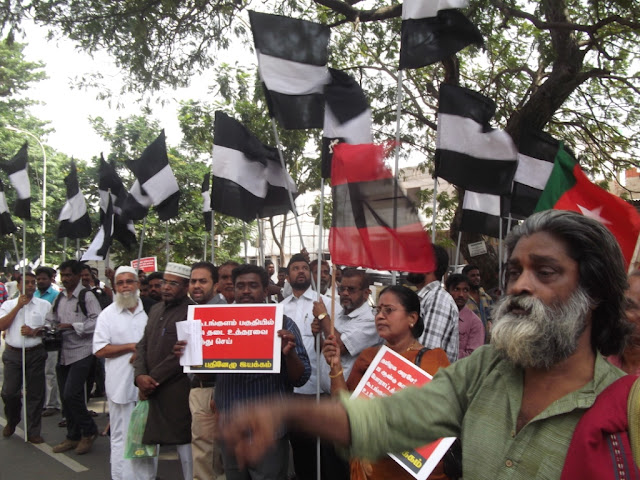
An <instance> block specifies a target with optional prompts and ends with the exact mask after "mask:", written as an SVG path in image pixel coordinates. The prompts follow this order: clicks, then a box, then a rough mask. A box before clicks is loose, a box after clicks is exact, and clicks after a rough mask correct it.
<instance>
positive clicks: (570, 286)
mask: <svg viewBox="0 0 640 480" xmlns="http://www.w3.org/2000/svg"><path fill="white" fill-rule="evenodd" d="M506 244H507V247H508V251H509V255H508V258H507V263H506V265H507V266H506V281H505V282H506V283H505V287H506V291H505V295H503V296H502V298H492V297H491V296H489V295H488V294H487V293H486V292H485V290H484V289H483V288H482V272H480V271H479V268H478V267H476V266H474V265H466V266H465V267H464V268H463V270H462V273H449V274H448V275H445V273H446V272H447V269H448V267H449V258H448V254H447V252H446V251H445V250H444V249H442V248H441V247H439V246H437V245H433V246H429V248H432V249H433V252H432V253H433V258H434V259H435V262H434V269H433V271H430V272H423V273H410V274H409V275H407V277H406V281H405V282H404V283H405V285H388V286H384V287H382V288H381V289H379V292H378V295H377V298H373V296H372V294H371V287H372V284H371V280H370V278H369V275H368V274H367V272H366V270H365V269H360V268H354V267H346V268H341V267H340V266H337V265H330V264H329V262H327V261H324V260H322V261H313V262H310V259H309V255H308V254H307V253H306V251H304V252H303V253H300V254H295V255H293V256H292V257H291V259H290V260H289V262H288V264H287V265H286V266H279V267H278V268H277V269H276V266H275V265H274V264H273V263H272V262H271V261H267V262H266V265H265V266H264V267H262V266H258V265H251V264H239V263H237V262H234V261H227V262H225V263H223V264H221V265H218V266H214V265H213V264H211V263H209V262H197V263H195V264H193V265H191V266H188V265H184V264H179V263H174V262H169V263H168V264H167V265H166V267H165V269H164V271H161V272H153V273H148V274H146V273H145V272H143V271H141V270H140V271H138V270H136V269H134V268H133V267H130V266H120V267H118V268H117V269H116V270H115V271H114V270H111V269H107V270H106V272H105V273H106V278H107V282H106V284H105V283H102V282H101V281H100V280H99V278H98V273H97V271H96V270H93V269H91V268H90V267H89V266H88V265H86V264H84V263H82V262H79V261H76V260H68V261H65V262H63V263H62V264H60V266H59V267H58V271H57V272H55V271H54V270H53V269H52V268H49V267H39V268H37V269H36V270H35V272H26V273H25V275H24V276H23V275H21V274H18V275H16V276H14V280H13V281H15V282H16V283H15V285H14V287H15V288H14V292H13V298H10V297H11V296H10V295H8V294H7V293H5V296H4V298H3V303H2V305H1V306H0V330H2V331H3V332H4V352H3V356H2V359H3V366H4V378H3V386H2V400H3V402H4V412H5V416H6V420H7V423H6V426H5V427H4V429H3V432H2V433H3V436H4V437H5V438H8V437H11V436H12V435H13V433H14V432H15V429H16V426H17V425H18V424H19V423H20V420H21V415H22V402H23V401H24V402H25V403H26V410H25V411H26V415H27V423H26V425H27V430H26V432H25V434H26V435H27V438H28V441H29V442H31V443H33V444H40V443H43V442H45V439H43V438H42V436H41V432H40V428H41V423H42V421H41V418H42V417H43V416H45V417H46V416H52V415H60V416H61V422H60V425H61V426H64V427H65V432H66V434H65V435H64V437H63V436H62V435H61V437H63V438H60V439H58V440H60V441H59V442H57V441H56V440H54V439H52V440H54V441H53V444H54V446H53V452H55V453H56V454H62V453H64V452H71V451H73V452H74V453H75V454H77V455H83V454H88V453H90V452H91V450H92V446H93V443H94V442H95V441H96V439H97V438H98V437H99V436H100V432H99V431H98V428H97V426H96V423H95V421H94V419H93V417H92V412H90V411H89V410H88V409H87V401H88V397H89V395H94V396H98V397H100V396H103V395H106V401H107V402H108V412H109V427H108V429H109V431H108V435H107V436H106V438H108V440H109V441H110V446H111V448H110V450H111V457H110V465H111V478H113V479H154V478H156V476H157V475H159V474H161V472H158V462H157V452H158V446H163V445H173V446H175V448H176V449H177V452H178V455H179V458H180V464H181V467H182V472H183V476H184V478H185V479H191V478H194V479H218V478H229V479H263V478H264V479H267V478H269V479H289V478H297V479H309V480H311V479H314V478H317V476H318V472H317V468H318V467H319V468H320V477H321V478H325V479H349V478H351V479H367V478H371V479H373V478H376V479H385V478H413V477H412V476H411V475H410V474H409V472H408V471H407V469H406V468H404V467H403V466H401V465H400V463H399V462H397V461H395V460H394V459H392V458H391V457H389V456H387V455H386V454H387V453H393V452H395V453H399V452H407V451H408V450H410V449H414V448H417V447H420V446H422V445H425V444H427V443H430V442H434V441H436V440H438V439H440V438H448V437H456V438H457V439H458V440H457V441H455V442H454V443H453V444H452V445H451V447H450V448H448V449H445V451H446V454H444V457H443V458H442V459H440V458H438V459H437V461H436V462H435V466H434V468H433V470H432V471H431V473H430V475H429V478H432V479H437V478H443V479H444V478H462V477H463V475H464V478H512V477H513V478H523V479H524V478H563V479H564V478H566V479H575V478H614V477H612V476H611V474H612V472H613V471H614V470H615V469H617V468H619V465H620V462H623V463H625V464H626V465H627V467H625V468H628V470H629V471H630V472H632V473H633V472H637V467H634V464H633V456H632V453H631V450H632V448H634V445H636V443H635V442H637V441H638V439H637V435H638V424H635V426H634V425H633V424H632V423H629V421H628V418H627V417H628V415H629V418H630V415H631V410H632V409H633V406H632V404H631V403H629V410H628V409H627V400H628V398H629V396H630V395H632V394H633V390H632V385H633V383H634V380H635V378H636V376H637V375H638V374H639V373H640V360H639V358H640V356H639V355H638V352H640V341H639V340H638V338H639V331H640V317H639V316H638V314H637V311H638V308H640V307H638V306H639V305H640V272H638V271H634V272H632V273H631V275H630V276H629V277H628V278H627V276H626V274H625V270H624V264H623V259H622V255H621V253H620V249H619V247H618V244H617V242H616V240H615V238H613V236H612V235H611V234H610V233H609V231H608V230H607V229H606V228H604V227H603V226H601V224H599V223H598V222H596V221H594V220H591V219H589V218H586V217H584V216H581V215H578V214H575V213H571V212H562V211H557V210H548V211H545V212H541V213H538V214H535V215H533V216H531V217H529V218H528V219H527V220H526V221H525V222H523V223H522V224H521V225H519V226H517V227H515V228H514V230H513V231H512V232H511V233H510V234H509V236H508V237H507V240H506ZM318 266H320V268H321V271H320V272H319V275H320V283H319V285H318V286H317V287H318V288H316V283H317V278H318V277H317V276H314V274H315V275H317V274H318V271H317V270H318ZM276 271H277V272H278V275H277V277H276ZM283 272H284V275H281V274H282V273H283ZM56 278H59V279H60V283H61V285H58V284H57V283H55V279H56ZM338 279H339V280H338ZM7 283H9V281H7ZM23 283H24V285H23ZM142 284H144V285H145V286H146V287H148V288H145V289H142V288H141V285H142ZM4 287H5V284H2V287H0V290H7V289H6V288H4ZM259 304H266V305H272V306H274V307H275V306H278V308H281V312H282V313H281V315H282V316H281V319H282V321H281V323H280V324H279V325H281V327H280V328H279V329H278V331H277V332H275V335H274V337H273V338H271V340H270V341H271V343H272V344H274V342H275V345H277V348H278V354H277V355H278V356H279V357H280V359H279V360H280V362H279V365H280V368H279V370H278V371H276V372H269V373H260V372H258V373H256V372H253V371H252V372H251V373H242V371H240V370H239V371H237V373H236V372H233V373H229V372H224V373H206V372H205V371H200V372H198V373H185V368H184V366H183V365H182V364H181V357H182V356H183V355H184V352H185V349H187V348H188V347H189V341H188V340H185V339H179V333H178V327H179V326H180V324H181V322H184V321H185V320H187V319H188V312H189V307H190V306H193V305H195V306H202V307H204V306H206V307H207V310H208V309H211V310H212V311H216V309H220V308H229V307H225V306H229V305H232V306H235V307H234V308H240V307H242V306H243V305H247V306H249V305H254V306H255V305H259ZM238 315H240V314H238ZM207 318H208V317H207ZM203 321H204V320H203ZM50 327H54V328H55V330H57V331H58V332H60V333H61V337H62V341H61V343H60V344H58V345H57V348H50V347H49V346H47V348H46V349H45V343H46V342H45V341H44V338H43V334H44V333H45V331H47V330H48V329H49V328H50ZM253 332H254V333H255V332H256V330H253ZM203 337H204V336H203ZM48 341H51V340H48ZM203 343H204V342H203ZM382 346H385V347H386V348H388V349H390V350H391V351H393V352H395V354H397V355H398V356H400V357H402V358H404V359H406V360H407V361H408V363H409V364H414V365H416V368H418V367H419V368H420V369H422V370H423V371H425V372H427V373H428V374H429V375H431V376H433V380H432V381H430V382H429V383H428V384H426V385H424V386H422V387H419V388H406V389H403V390H401V391H399V392H397V393H395V394H394V395H392V396H386V397H381V398H375V399H360V398H359V399H350V392H353V391H357V389H358V385H359V384H360V383H361V380H362V379H363V377H365V376H367V371H368V369H369V367H370V365H371V364H372V363H375V362H376V361H377V360H376V359H377V355H378V354H379V352H380V351H381V348H382ZM54 347H55V345H54ZM23 348H24V354H25V357H24V359H25V360H24V362H25V374H26V384H27V388H26V389H25V390H24V395H22V393H21V392H22V391H23V390H22V357H21V355H22V350H23ZM214 348H215V347H214ZM318 349H319V350H318ZM47 350H49V351H47ZM318 353H321V354H320V355H319V354H318ZM52 358H53V359H54V360H53V361H51V359H52ZM205 363H206V360H205ZM193 368H194V369H197V368H196V366H194V367H193ZM376 370H377V371H379V368H378V369H376ZM625 374H627V375H625ZM94 385H95V389H94ZM317 389H319V392H320V393H319V397H320V399H319V401H318V400H317V398H316V392H317ZM140 405H145V415H144V420H143V424H142V429H141V430H140V431H139V434H140V438H139V441H140V443H141V444H142V445H143V446H145V447H147V448H146V451H147V452H149V453H148V455H142V456H139V457H137V456H136V455H131V454H130V453H129V454H127V453H126V452H127V450H128V449H130V448H131V445H130V443H131V441H132V440H131V438H128V436H131V432H130V431H129V427H130V423H131V422H134V421H139V419H136V420H134V418H136V417H138V414H137V413H134V412H135V411H136V410H138V409H139V407H140ZM634 429H635V431H634ZM318 438H319V439H320V449H319V452H320V456H319V459H318V458H316V456H317V450H316V442H317V439H318ZM47 440H49V439H47ZM489 443H490V444H491V445H492V448H493V454H492V455H490V456H487V455H486V451H485V450H486V445H487V444H489ZM138 447H140V445H138ZM148 447H150V448H148ZM405 456H406V457H408V455H405ZM411 458H412V459H413V460H412V461H413V463H414V464H415V463H417V462H416V460H415V459H416V458H418V457H415V456H414V457H411ZM423 460H424V461H426V459H421V460H420V462H422V461H423ZM616 465H618V466H616ZM634 468H636V470H634ZM628 478H635V477H628Z"/></svg>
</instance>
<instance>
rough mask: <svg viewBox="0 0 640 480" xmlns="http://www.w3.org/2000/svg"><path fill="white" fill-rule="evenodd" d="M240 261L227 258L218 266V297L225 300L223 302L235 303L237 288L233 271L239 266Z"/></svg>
mask: <svg viewBox="0 0 640 480" xmlns="http://www.w3.org/2000/svg"><path fill="white" fill-rule="evenodd" d="M239 266H240V264H239V263H238V262H234V261H233V260H227V261H226V262H224V263H223V264H222V265H220V266H219V267H218V284H217V285H216V289H217V291H218V297H217V298H218V299H220V300H224V302H222V303H233V302H234V300H235V290H234V288H233V277H232V276H231V272H233V269H234V268H236V267H239Z"/></svg>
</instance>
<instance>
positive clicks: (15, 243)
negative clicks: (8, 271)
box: [11, 233, 20, 268]
mask: <svg viewBox="0 0 640 480" xmlns="http://www.w3.org/2000/svg"><path fill="white" fill-rule="evenodd" d="M11 239H12V240H13V248H15V250H16V262H17V264H18V268H19V267H20V254H19V253H18V242H16V234H15V233H12V234H11Z"/></svg>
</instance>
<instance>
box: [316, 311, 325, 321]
mask: <svg viewBox="0 0 640 480" xmlns="http://www.w3.org/2000/svg"><path fill="white" fill-rule="evenodd" d="M326 316H327V312H322V313H321V314H320V315H318V317H317V318H318V320H324V317H326Z"/></svg>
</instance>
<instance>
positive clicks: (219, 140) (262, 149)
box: [211, 111, 297, 222]
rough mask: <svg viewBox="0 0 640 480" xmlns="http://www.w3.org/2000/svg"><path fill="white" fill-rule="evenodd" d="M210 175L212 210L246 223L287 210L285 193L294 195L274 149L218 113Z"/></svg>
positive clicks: (290, 181)
mask: <svg viewBox="0 0 640 480" xmlns="http://www.w3.org/2000/svg"><path fill="white" fill-rule="evenodd" d="M212 172H213V179H212V184H213V188H212V191H211V208H212V209H213V210H214V211H216V212H220V213H222V214H224V215H229V216H232V217H236V218H239V219H241V220H244V221H245V222H251V221H253V220H255V219H256V217H266V216H272V215H279V214H281V213H284V212H285V211H288V210H290V209H291V208H290V202H289V200H288V193H287V190H291V192H292V193H294V194H296V193H297V189H296V186H295V184H294V183H293V180H291V177H290V176H289V174H288V173H287V172H286V171H284V170H283V169H282V168H281V166H280V162H279V157H278V152H277V150H276V149H275V148H272V147H269V146H266V145H263V144H262V142H261V141H260V140H258V138H257V137H256V136H255V135H253V133H251V132H250V131H249V129H248V128H247V127H245V126H244V125H242V124H241V123H240V122H238V121H237V120H235V119H233V118H231V117H229V116H228V115H227V114H225V113H223V112H220V111H218V112H216V115H215V126H214V136H213V167H212ZM285 199H286V203H284V200H285ZM274 212H276V213H274Z"/></svg>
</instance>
